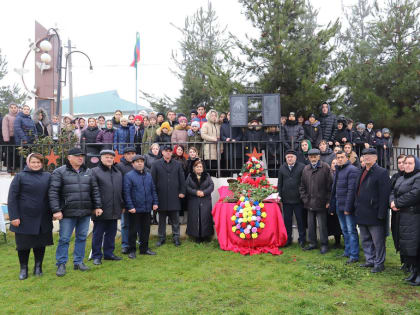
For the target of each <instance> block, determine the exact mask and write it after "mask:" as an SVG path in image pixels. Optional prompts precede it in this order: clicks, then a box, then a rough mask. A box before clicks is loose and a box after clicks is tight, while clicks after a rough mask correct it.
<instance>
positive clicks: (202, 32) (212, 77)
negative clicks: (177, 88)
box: [172, 2, 241, 113]
mask: <svg viewBox="0 0 420 315" xmlns="http://www.w3.org/2000/svg"><path fill="white" fill-rule="evenodd" d="M217 20H218V18H217V15H216V12H215V11H214V9H213V7H212V5H211V3H210V2H208V5H207V9H203V8H202V7H201V8H200V9H198V10H197V12H196V13H195V14H194V15H193V16H191V17H187V18H186V19H185V24H184V27H183V28H179V27H177V29H178V30H179V31H180V32H181V33H182V40H181V41H180V50H179V52H180V56H179V57H178V56H177V53H176V52H174V53H173V54H172V57H173V60H174V61H175V64H176V66H177V68H178V69H177V71H176V75H177V77H178V78H179V79H180V80H181V81H182V85H183V87H182V89H181V96H180V97H179V98H178V99H176V101H175V105H176V108H177V111H178V112H184V113H188V112H189V111H190V110H191V109H193V108H196V107H197V106H198V105H199V104H202V103H203V104H205V105H206V107H208V108H214V109H216V110H219V111H221V110H227V109H228V108H229V95H230V94H232V93H233V92H234V91H240V90H241V84H240V83H238V82H236V81H235V80H234V78H235V73H234V71H233V67H231V66H230V65H229V63H228V62H227V60H229V56H230V51H231V47H232V41H231V40H230V38H229V36H228V35H227V33H226V28H221V27H220V26H219V24H218V22H217Z"/></svg>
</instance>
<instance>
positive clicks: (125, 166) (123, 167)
mask: <svg viewBox="0 0 420 315" xmlns="http://www.w3.org/2000/svg"><path fill="white" fill-rule="evenodd" d="M115 167H116V168H117V169H118V170H119V171H120V172H121V174H122V175H123V176H124V175H125V174H127V173H128V172H130V171H132V170H133V169H134V168H133V165H132V164H131V163H130V162H128V161H127V160H126V159H125V158H121V162H120V163H118V164H115Z"/></svg>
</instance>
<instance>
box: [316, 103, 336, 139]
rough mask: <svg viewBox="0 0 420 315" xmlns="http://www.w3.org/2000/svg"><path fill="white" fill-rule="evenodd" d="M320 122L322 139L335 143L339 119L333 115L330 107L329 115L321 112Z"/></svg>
mask: <svg viewBox="0 0 420 315" xmlns="http://www.w3.org/2000/svg"><path fill="white" fill-rule="evenodd" d="M319 121H320V123H321V129H322V139H323V140H327V141H334V138H335V133H336V131H337V117H336V116H335V115H334V114H333V113H331V109H330V106H328V113H327V114H326V115H325V114H324V113H322V111H321V115H320V118H319Z"/></svg>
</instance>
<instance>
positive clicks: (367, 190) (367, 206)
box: [354, 164, 391, 225]
mask: <svg viewBox="0 0 420 315" xmlns="http://www.w3.org/2000/svg"><path fill="white" fill-rule="evenodd" d="M365 169H366V168H363V169H362V170H361V173H360V176H359V177H358V178H357V189H356V199H355V203H354V208H355V216H356V223H357V224H362V225H384V224H385V222H386V221H385V218H386V216H387V214H388V200H389V195H390V193H391V191H390V190H391V189H390V188H391V185H390V180H389V176H388V172H387V171H386V170H385V169H384V168H382V167H380V166H379V165H378V164H375V165H373V166H372V167H371V168H370V170H369V171H368V172H367V174H366V176H365V178H364V180H363V182H362V184H361V185H360V179H361V176H362V175H363V172H364V171H365Z"/></svg>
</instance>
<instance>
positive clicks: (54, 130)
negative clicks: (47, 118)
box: [51, 115, 61, 142]
mask: <svg viewBox="0 0 420 315" xmlns="http://www.w3.org/2000/svg"><path fill="white" fill-rule="evenodd" d="M60 134H61V128H60V123H59V122H58V116H57V115H54V116H52V119H51V137H52V139H53V141H54V142H57V141H58V137H59V136H60Z"/></svg>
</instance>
